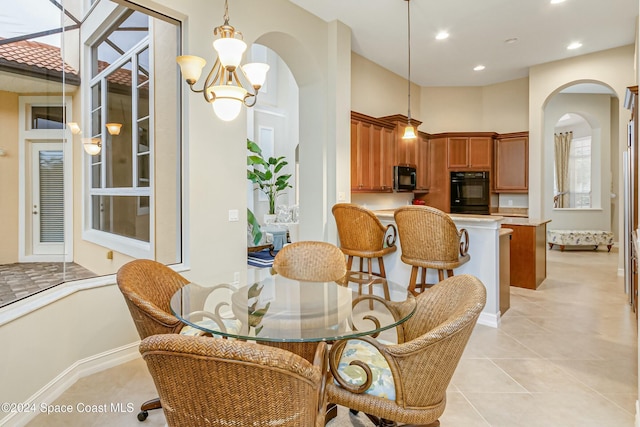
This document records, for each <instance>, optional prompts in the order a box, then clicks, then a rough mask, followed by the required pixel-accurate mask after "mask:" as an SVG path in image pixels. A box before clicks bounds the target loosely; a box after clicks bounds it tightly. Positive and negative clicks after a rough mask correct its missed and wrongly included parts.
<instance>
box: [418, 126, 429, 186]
mask: <svg viewBox="0 0 640 427" xmlns="http://www.w3.org/2000/svg"><path fill="white" fill-rule="evenodd" d="M429 157H430V156H429V139H428V138H427V135H425V134H422V133H421V132H418V139H417V140H416V190H418V191H422V190H429V187H430V184H431V176H430V174H431V165H430V164H429Z"/></svg>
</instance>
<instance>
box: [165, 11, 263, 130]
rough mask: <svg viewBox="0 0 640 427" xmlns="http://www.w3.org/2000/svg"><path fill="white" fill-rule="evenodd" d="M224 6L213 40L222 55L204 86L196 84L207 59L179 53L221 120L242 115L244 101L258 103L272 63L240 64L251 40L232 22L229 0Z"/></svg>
mask: <svg viewBox="0 0 640 427" xmlns="http://www.w3.org/2000/svg"><path fill="white" fill-rule="evenodd" d="M224 7H225V13H224V24H223V25H221V26H219V27H216V28H215V29H214V30H213V34H214V36H215V35H218V36H219V38H218V39H216V40H214V42H213V48H214V50H215V51H216V53H217V55H218V57H217V58H216V61H215V63H214V64H213V67H212V68H211V71H210V72H209V73H208V74H207V77H206V79H205V81H204V83H203V86H202V89H196V88H195V87H194V85H195V84H196V82H197V81H198V79H200V76H201V75H202V70H203V69H204V67H205V66H206V64H207V62H206V61H205V60H204V59H202V58H200V57H199V56H194V55H182V56H178V57H177V58H176V61H177V62H178V64H179V65H180V71H181V73H182V77H184V79H185V80H186V81H187V84H189V87H190V88H191V90H192V91H193V92H196V93H202V94H203V96H204V99H205V101H207V102H208V103H210V104H212V106H213V111H214V112H215V114H216V116H218V117H219V118H220V119H221V120H224V121H231V120H233V119H235V118H236V117H238V114H240V111H241V110H242V106H243V105H244V106H246V107H253V106H254V105H255V103H256V100H257V96H258V91H259V90H260V88H261V87H262V85H264V82H265V80H266V78H267V71H268V70H269V65H267V64H262V63H251V64H245V65H243V66H240V63H241V62H242V56H243V54H244V52H245V51H246V50H247V44H246V43H245V42H244V41H243V40H242V33H240V32H239V31H236V30H235V28H233V27H232V26H231V25H229V8H228V0H225V2H224Z"/></svg>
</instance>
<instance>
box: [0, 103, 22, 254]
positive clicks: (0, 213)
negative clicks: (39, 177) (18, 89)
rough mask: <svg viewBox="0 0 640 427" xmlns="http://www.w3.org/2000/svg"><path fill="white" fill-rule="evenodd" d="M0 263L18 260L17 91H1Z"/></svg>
mask: <svg viewBox="0 0 640 427" xmlns="http://www.w3.org/2000/svg"><path fill="white" fill-rule="evenodd" d="M0 129H2V132H0V149H2V150H4V152H5V155H4V156H3V157H0V200H1V202H0V218H2V221H0V241H1V242H2V244H1V245H0V264H10V263H13V262H18V146H19V144H18V142H19V141H18V95H17V94H16V93H11V92H4V91H0Z"/></svg>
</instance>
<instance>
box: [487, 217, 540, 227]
mask: <svg viewBox="0 0 640 427" xmlns="http://www.w3.org/2000/svg"><path fill="white" fill-rule="evenodd" d="M497 218H502V224H503V225H526V226H530V227H538V226H540V225H544V224H546V223H548V222H551V220H550V219H536V218H520V217H497Z"/></svg>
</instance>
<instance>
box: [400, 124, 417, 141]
mask: <svg viewBox="0 0 640 427" xmlns="http://www.w3.org/2000/svg"><path fill="white" fill-rule="evenodd" d="M417 137H418V136H417V135H416V130H415V128H414V127H413V126H411V125H410V124H408V125H407V127H405V128H404V134H403V135H402V139H414V138H417Z"/></svg>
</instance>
